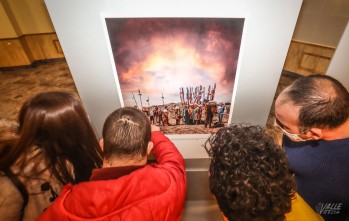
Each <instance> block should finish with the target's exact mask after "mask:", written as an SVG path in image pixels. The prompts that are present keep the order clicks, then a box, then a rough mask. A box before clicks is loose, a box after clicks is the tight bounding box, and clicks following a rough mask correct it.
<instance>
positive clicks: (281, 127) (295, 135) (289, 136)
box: [274, 118, 306, 142]
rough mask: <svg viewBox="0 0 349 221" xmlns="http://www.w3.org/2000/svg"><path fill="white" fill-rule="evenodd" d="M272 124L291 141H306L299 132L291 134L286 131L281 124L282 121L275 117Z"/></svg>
mask: <svg viewBox="0 0 349 221" xmlns="http://www.w3.org/2000/svg"><path fill="white" fill-rule="evenodd" d="M274 126H276V127H278V128H279V129H280V130H281V131H282V133H283V134H285V135H286V136H287V137H288V138H290V139H291V140H292V141H295V142H301V141H306V140H304V139H302V138H300V137H299V135H300V133H299V134H292V133H290V132H288V131H286V130H285V129H284V128H283V125H282V123H281V122H280V121H279V120H278V119H277V118H275V121H274ZM305 132H306V131H303V133H305Z"/></svg>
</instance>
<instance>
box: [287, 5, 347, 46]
mask: <svg viewBox="0 0 349 221" xmlns="http://www.w3.org/2000/svg"><path fill="white" fill-rule="evenodd" d="M348 19H349V0H303V4H302V8H301V11H300V14H299V18H298V22H297V24H296V29H295V32H294V35H293V39H294V40H299V41H303V42H309V43H313V44H318V45H323V46H330V47H337V45H338V43H339V40H340V38H341V36H342V34H343V32H344V29H345V27H346V24H347V22H348Z"/></svg>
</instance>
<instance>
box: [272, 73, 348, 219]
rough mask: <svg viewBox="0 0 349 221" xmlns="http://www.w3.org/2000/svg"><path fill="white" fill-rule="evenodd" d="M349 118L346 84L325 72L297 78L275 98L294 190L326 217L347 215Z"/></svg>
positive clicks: (276, 120)
mask: <svg viewBox="0 0 349 221" xmlns="http://www.w3.org/2000/svg"><path fill="white" fill-rule="evenodd" d="M348 117H349V93H348V91H347V89H346V88H345V87H344V86H343V85H342V84H341V83H340V82H339V81H337V80H336V79H334V78H332V77H329V76H326V75H311V76H304V77H300V78H299V79H297V80H296V81H294V82H293V83H292V84H291V85H290V86H289V87H287V88H286V89H285V90H284V91H282V92H281V93H280V95H279V96H278V97H277V99H276V101H275V125H276V126H277V127H279V128H280V129H281V130H282V132H283V134H284V136H283V147H284V149H285V151H286V154H287V157H288V160H289V163H290V168H291V170H292V172H294V174H295V178H296V182H297V191H298V193H299V194H300V195H301V196H302V197H303V198H304V200H305V201H307V203H308V204H309V205H310V206H311V207H312V208H313V209H314V210H316V211H317V212H318V213H320V214H321V215H322V216H323V217H324V218H325V220H336V221H340V220H347V219H349V217H348V214H349V118H348ZM346 216H347V219H346V218H345V217H346Z"/></svg>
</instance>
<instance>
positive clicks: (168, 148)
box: [151, 131, 185, 176]
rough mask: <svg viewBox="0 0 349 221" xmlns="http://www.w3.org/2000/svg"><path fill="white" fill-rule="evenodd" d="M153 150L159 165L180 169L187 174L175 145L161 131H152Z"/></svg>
mask: <svg viewBox="0 0 349 221" xmlns="http://www.w3.org/2000/svg"><path fill="white" fill-rule="evenodd" d="M151 141H152V142H153V144H154V146H153V152H154V156H155V159H156V161H157V163H158V165H163V166H169V167H172V168H176V169H178V170H179V171H180V172H181V174H182V175H183V176H185V164H184V159H183V157H182V155H181V153H180V152H179V151H178V150H177V148H176V147H175V145H174V144H173V143H172V142H171V141H170V140H169V139H168V138H167V137H166V136H165V135H163V133H162V132H160V131H155V132H152V134H151Z"/></svg>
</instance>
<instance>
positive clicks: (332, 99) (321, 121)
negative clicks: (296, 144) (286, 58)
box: [275, 75, 349, 141]
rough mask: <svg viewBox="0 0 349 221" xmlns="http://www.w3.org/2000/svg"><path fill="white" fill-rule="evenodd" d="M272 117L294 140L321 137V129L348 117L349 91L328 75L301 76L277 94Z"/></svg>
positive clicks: (333, 125)
mask: <svg viewBox="0 0 349 221" xmlns="http://www.w3.org/2000/svg"><path fill="white" fill-rule="evenodd" d="M275 117H276V123H277V124H278V125H279V126H280V127H281V128H282V129H283V131H284V133H285V134H286V135H288V136H289V137H290V138H291V139H293V140H295V141H301V140H307V139H314V140H317V139H323V136H324V135H323V132H324V130H333V129H335V128H338V127H340V126H341V125H342V124H344V123H345V122H346V121H347V120H348V117H349V93H348V91H347V90H346V88H345V87H344V86H343V85H342V84H341V83H340V82H339V81H338V80H336V79H334V78H332V77H330V76H326V75H310V76H303V77H300V78H298V79H297V80H296V81H294V82H293V83H292V84H291V85H290V86H289V87H287V88H286V89H285V90H283V91H282V92H281V93H280V95H279V96H278V97H277V99H276V101H275ZM294 134H296V135H297V136H298V137H299V138H301V139H298V138H297V136H293V135H294Z"/></svg>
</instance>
